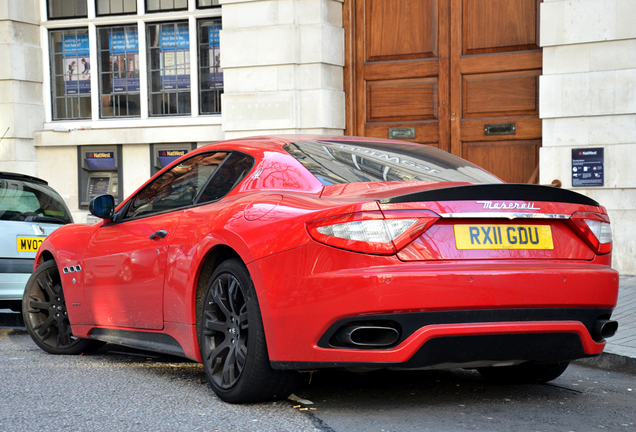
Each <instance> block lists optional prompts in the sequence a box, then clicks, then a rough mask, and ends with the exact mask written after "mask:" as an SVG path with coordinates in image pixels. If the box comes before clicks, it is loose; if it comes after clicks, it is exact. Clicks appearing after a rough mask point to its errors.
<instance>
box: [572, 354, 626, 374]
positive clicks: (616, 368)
mask: <svg viewBox="0 0 636 432" xmlns="http://www.w3.org/2000/svg"><path fill="white" fill-rule="evenodd" d="M573 363H575V364H578V365H581V366H587V367H593V368H596V369H602V370H606V371H610V372H623V373H628V374H632V375H636V358H632V357H627V356H622V355H619V354H612V353H605V352H604V353H602V354H601V355H600V356H598V357H591V358H584V359H578V360H574V362H573Z"/></svg>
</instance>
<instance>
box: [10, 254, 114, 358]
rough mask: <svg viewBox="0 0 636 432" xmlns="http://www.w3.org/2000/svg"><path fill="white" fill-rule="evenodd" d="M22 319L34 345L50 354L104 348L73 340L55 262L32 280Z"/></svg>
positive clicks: (44, 265) (74, 338)
mask: <svg viewBox="0 0 636 432" xmlns="http://www.w3.org/2000/svg"><path fill="white" fill-rule="evenodd" d="M22 317H23V318H24V325H25V326H26V329H27V331H28V332H29V334H30V335H31V338H32V339H33V341H34V342H35V343H36V344H37V345H38V346H39V347H40V348H42V349H43V350H44V351H46V352H48V353H51V354H79V353H87V352H91V351H94V350H95V349H97V348H99V347H101V346H102V345H104V343H103V342H99V341H94V340H90V339H81V338H78V337H75V336H73V333H72V332H71V324H70V322H69V320H68V313H67V311H66V301H65V300H64V291H63V290H62V282H61V280H60V272H59V270H58V269H57V265H56V263H55V261H47V262H45V263H44V264H42V265H41V266H40V267H38V268H37V269H36V270H35V271H34V272H33V274H32V275H31V277H30V278H29V280H28V282H27V284H26V287H25V289H24V296H23V298H22Z"/></svg>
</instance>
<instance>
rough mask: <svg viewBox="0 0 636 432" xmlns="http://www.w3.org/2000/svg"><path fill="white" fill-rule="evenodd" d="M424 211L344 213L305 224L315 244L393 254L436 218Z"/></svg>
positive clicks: (364, 251)
mask: <svg viewBox="0 0 636 432" xmlns="http://www.w3.org/2000/svg"><path fill="white" fill-rule="evenodd" d="M439 218H440V216H439V215H437V214H436V213H433V212H431V211H428V210H415V211H414V210H404V211H399V210H396V211H385V212H379V211H371V212H357V213H348V214H344V215H339V216H333V217H328V218H325V219H319V220H315V221H311V222H308V223H307V230H308V231H309V235H311V237H312V238H313V239H314V240H316V241H317V242H320V243H324V244H327V245H329V246H334V247H337V248H341V249H347V250H351V251H355V252H363V253H369V254H375V255H393V254H395V253H397V252H398V251H399V250H400V249H402V248H404V247H405V246H406V245H408V244H409V243H411V242H412V241H413V240H415V239H416V238H417V237H418V236H419V235H420V234H421V233H423V232H424V231H425V230H427V229H428V228H429V227H430V226H431V225H433V224H434V223H435V222H436V221H437V220H438V219H439Z"/></svg>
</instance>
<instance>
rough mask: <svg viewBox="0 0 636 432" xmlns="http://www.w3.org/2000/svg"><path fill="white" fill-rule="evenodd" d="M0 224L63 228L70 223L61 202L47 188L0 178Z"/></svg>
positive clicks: (53, 192)
mask: <svg viewBox="0 0 636 432" xmlns="http://www.w3.org/2000/svg"><path fill="white" fill-rule="evenodd" d="M0 220H7V221H27V222H41V223H59V224H67V223H71V222H73V220H72V219H71V215H70V212H69V210H68V208H67V207H66V204H65V203H64V200H62V198H61V197H60V196H59V195H58V194H57V193H56V192H55V191H54V190H53V189H51V188H50V187H48V186H46V185H43V184H37V183H32V182H29V181H26V180H13V179H5V178H0Z"/></svg>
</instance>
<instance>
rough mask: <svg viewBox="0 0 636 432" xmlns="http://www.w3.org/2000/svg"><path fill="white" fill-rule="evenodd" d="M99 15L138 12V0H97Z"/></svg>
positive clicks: (96, 8)
mask: <svg viewBox="0 0 636 432" xmlns="http://www.w3.org/2000/svg"><path fill="white" fill-rule="evenodd" d="M95 12H96V13H97V16H104V15H123V14H134V13H137V0H97V3H96V4H95Z"/></svg>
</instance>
